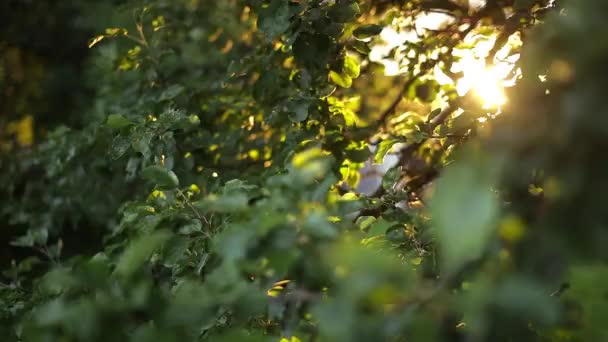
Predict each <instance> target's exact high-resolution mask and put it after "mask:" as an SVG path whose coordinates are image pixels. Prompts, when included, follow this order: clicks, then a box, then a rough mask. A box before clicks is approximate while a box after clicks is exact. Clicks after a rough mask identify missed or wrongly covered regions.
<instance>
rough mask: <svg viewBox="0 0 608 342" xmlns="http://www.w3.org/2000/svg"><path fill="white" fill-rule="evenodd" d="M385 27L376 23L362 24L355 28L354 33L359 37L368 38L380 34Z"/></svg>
mask: <svg viewBox="0 0 608 342" xmlns="http://www.w3.org/2000/svg"><path fill="white" fill-rule="evenodd" d="M383 28H384V27H382V26H381V25H376V24H369V25H362V26H359V27H357V28H356V29H355V31H353V35H354V36H355V37H356V38H357V39H366V38H369V37H372V36H375V35H378V34H380V32H382V29H383Z"/></svg>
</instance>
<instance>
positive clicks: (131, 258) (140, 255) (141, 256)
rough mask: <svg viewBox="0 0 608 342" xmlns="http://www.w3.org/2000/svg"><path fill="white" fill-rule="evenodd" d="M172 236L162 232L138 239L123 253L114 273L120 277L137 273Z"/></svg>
mask: <svg viewBox="0 0 608 342" xmlns="http://www.w3.org/2000/svg"><path fill="white" fill-rule="evenodd" d="M171 236H172V234H171V233H170V232H168V231H164V230H161V231H156V232H153V233H151V234H148V235H144V236H142V237H140V238H138V239H137V240H135V241H134V242H132V243H131V244H130V245H129V247H128V248H127V249H126V250H125V251H124V253H122V255H121V256H120V259H119V260H118V264H117V265H116V269H115V270H114V272H115V273H116V274H117V275H120V276H130V275H131V274H133V273H135V272H136V271H137V270H138V269H139V268H140V267H141V266H142V265H143V264H144V263H145V262H146V261H147V260H148V258H150V256H151V255H152V253H154V251H156V250H158V249H159V248H160V246H161V245H162V244H163V243H164V242H165V241H167V240H169V239H170V238H171Z"/></svg>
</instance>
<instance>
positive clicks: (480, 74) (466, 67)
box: [456, 60, 507, 109]
mask: <svg viewBox="0 0 608 342" xmlns="http://www.w3.org/2000/svg"><path fill="white" fill-rule="evenodd" d="M501 67H502V66H492V67H486V66H485V62H484V61H483V60H469V61H467V62H466V63H465V64H463V65H462V71H463V74H464V76H463V77H462V78H460V79H459V80H458V81H457V82H456V91H457V92H458V94H459V95H460V96H463V95H466V94H467V93H468V92H469V91H472V92H473V94H474V95H475V96H476V97H477V98H478V99H479V100H480V101H481V103H482V104H483V108H484V109H493V108H500V106H502V105H504V104H505V103H506V102H507V98H506V96H505V93H504V85H503V80H504V70H503V69H501Z"/></svg>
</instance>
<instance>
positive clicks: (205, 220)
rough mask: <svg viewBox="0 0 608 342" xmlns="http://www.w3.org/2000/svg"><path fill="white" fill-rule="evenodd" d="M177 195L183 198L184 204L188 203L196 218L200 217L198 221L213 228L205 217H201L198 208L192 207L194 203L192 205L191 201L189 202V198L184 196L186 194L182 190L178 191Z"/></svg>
mask: <svg viewBox="0 0 608 342" xmlns="http://www.w3.org/2000/svg"><path fill="white" fill-rule="evenodd" d="M177 193H178V194H180V196H182V198H183V199H184V203H186V205H187V206H188V208H190V209H192V211H193V212H194V215H196V217H198V219H199V220H200V221H202V222H205V223H206V224H207V226H211V224H210V223H209V221H208V220H207V218H206V217H205V216H203V215H201V214H200V213H199V212H198V210H196V208H195V207H194V206H193V205H192V203H190V200H188V197H186V195H184V193H183V192H182V191H181V190H179V189H178V190H177Z"/></svg>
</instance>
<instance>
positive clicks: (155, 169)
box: [141, 165, 179, 190]
mask: <svg viewBox="0 0 608 342" xmlns="http://www.w3.org/2000/svg"><path fill="white" fill-rule="evenodd" d="M141 174H142V177H143V178H144V179H145V180H147V181H150V182H151V183H154V184H156V186H157V187H158V188H159V189H161V190H172V189H175V188H177V186H178V185H179V179H177V176H176V175H175V173H174V172H173V171H170V170H167V169H165V168H164V167H162V166H160V165H152V166H148V167H147V168H145V169H144V170H143V171H142V172H141Z"/></svg>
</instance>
